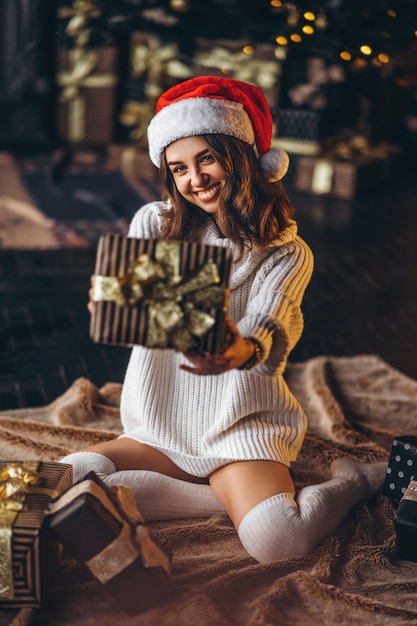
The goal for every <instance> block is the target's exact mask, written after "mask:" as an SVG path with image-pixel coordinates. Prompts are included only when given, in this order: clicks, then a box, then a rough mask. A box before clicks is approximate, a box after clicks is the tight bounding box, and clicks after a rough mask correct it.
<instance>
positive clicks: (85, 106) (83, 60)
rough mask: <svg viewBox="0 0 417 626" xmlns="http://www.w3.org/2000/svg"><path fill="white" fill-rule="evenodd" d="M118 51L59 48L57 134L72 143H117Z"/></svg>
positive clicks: (106, 48) (112, 48)
mask: <svg viewBox="0 0 417 626" xmlns="http://www.w3.org/2000/svg"><path fill="white" fill-rule="evenodd" d="M117 61H118V50H117V48H114V47H103V48H80V47H77V48H70V49H64V48H60V49H58V51H57V67H58V70H57V84H58V87H59V89H60V98H59V103H58V115H57V123H58V133H59V135H60V136H61V137H62V138H63V139H66V140H67V141H69V142H72V143H86V144H95V145H101V144H106V143H109V142H111V141H113V140H114V136H115V114H116V97H117V93H116V87H117V82H118V79H117Z"/></svg>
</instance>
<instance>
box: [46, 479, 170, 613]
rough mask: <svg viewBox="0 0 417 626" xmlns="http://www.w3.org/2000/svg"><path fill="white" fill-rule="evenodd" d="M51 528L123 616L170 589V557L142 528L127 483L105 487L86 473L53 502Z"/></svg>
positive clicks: (157, 598)
mask: <svg viewBox="0 0 417 626" xmlns="http://www.w3.org/2000/svg"><path fill="white" fill-rule="evenodd" d="M50 527H51V530H52V531H53V532H54V533H55V535H56V536H57V538H58V539H59V541H61V542H62V544H63V546H64V547H65V548H66V550H68V552H69V553H70V554H71V555H72V556H73V557H74V558H75V559H77V560H78V561H79V562H80V563H84V564H85V565H86V566H87V568H88V569H89V570H90V572H91V573H92V575H93V576H94V577H95V578H96V579H97V580H98V581H99V582H100V583H101V584H102V585H103V586H104V588H105V590H106V591H107V592H108V593H109V594H110V595H111V596H112V597H113V598H114V599H115V600H116V601H117V602H118V604H119V605H120V607H121V608H122V609H123V610H124V611H125V612H126V613H127V614H129V615H136V614H138V613H140V612H142V611H145V610H147V609H149V608H150V607H151V606H152V605H154V604H155V602H156V601H157V600H159V599H160V598H161V597H162V596H163V595H165V594H166V593H168V592H169V591H170V589H171V555H170V554H169V553H168V552H167V550H166V549H165V548H163V547H162V546H161V545H160V544H159V542H158V541H157V540H156V539H155V537H154V536H153V535H152V533H151V532H150V530H149V529H148V528H147V527H146V526H145V524H144V520H143V517H142V515H141V514H140V512H139V511H138V509H137V506H136V501H135V496H134V495H133V493H132V491H131V490H130V489H129V488H128V487H125V486H124V485H118V486H115V487H112V488H111V489H109V487H108V486H107V485H106V484H105V483H104V482H103V481H102V480H101V479H100V478H99V477H98V476H97V474H95V473H94V472H89V473H88V474H87V475H86V476H85V477H84V479H83V480H81V481H79V482H77V483H76V484H75V485H73V486H72V487H71V489H69V490H68V491H67V492H66V493H65V494H64V495H63V496H62V497H61V498H59V499H58V500H57V501H56V502H54V503H53V504H52V506H51V510H50ZM81 531H82V532H81Z"/></svg>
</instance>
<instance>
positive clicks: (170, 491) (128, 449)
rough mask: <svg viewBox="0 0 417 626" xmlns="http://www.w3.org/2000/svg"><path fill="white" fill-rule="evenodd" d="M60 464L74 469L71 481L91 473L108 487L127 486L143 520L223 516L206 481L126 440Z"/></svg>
mask: <svg viewBox="0 0 417 626" xmlns="http://www.w3.org/2000/svg"><path fill="white" fill-rule="evenodd" d="M60 461H61V463H69V464H71V465H72V466H73V480H74V482H77V481H78V480H80V479H82V478H83V477H84V476H85V475H86V474H87V473H88V472H89V471H94V472H96V474H97V475H98V476H99V477H100V478H101V479H102V480H103V481H104V482H105V483H106V484H107V485H108V486H112V485H119V484H123V485H125V486H127V487H129V488H130V489H131V490H132V492H133V493H134V495H135V498H136V502H137V505H138V509H139V511H140V512H141V513H142V515H143V517H144V518H145V520H146V521H156V520H165V519H185V518H192V517H210V516H211V515H213V514H214V513H224V509H223V507H222V505H221V504H220V502H219V501H218V500H217V498H216V497H215V495H214V494H213V491H212V489H211V487H210V485H208V484H207V481H206V480H205V479H202V478H199V477H196V476H192V475H190V474H187V473H186V472H184V471H183V470H181V469H180V468H179V467H178V466H177V465H175V463H173V462H172V461H171V460H170V459H168V457H166V456H165V455H164V454H162V453H161V452H159V451H158V450H155V449H153V448H151V447H150V446H146V445H144V444H142V443H139V442H137V441H135V440H133V439H129V438H128V437H121V438H120V439H114V440H112V441H109V442H105V443H102V444H98V445H96V446H92V447H91V448H88V449H87V450H85V451H82V452H74V453H72V454H69V455H67V456H65V457H64V458H62V459H61V460H60Z"/></svg>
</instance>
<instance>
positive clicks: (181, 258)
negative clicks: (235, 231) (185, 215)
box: [90, 235, 231, 354]
mask: <svg viewBox="0 0 417 626" xmlns="http://www.w3.org/2000/svg"><path fill="white" fill-rule="evenodd" d="M230 264H231V256H230V251H229V250H228V249H226V248H221V247H217V246H208V245H202V244H197V243H190V242H178V241H171V240H158V239H133V238H128V237H122V236H121V235H105V236H103V237H102V238H101V239H100V241H99V246H98V250H97V261H96V267H95V279H94V290H93V300H94V301H95V307H94V313H93V315H92V317H91V326H90V334H91V337H92V339H93V340H94V341H96V342H102V343H111V344H119V345H134V344H138V345H145V346H147V347H149V348H171V349H174V350H177V351H181V352H183V351H187V350H198V351H202V352H209V353H212V354H215V353H219V352H222V350H223V347H224V340H225V314H226V311H227V304H228V279H229V272H230Z"/></svg>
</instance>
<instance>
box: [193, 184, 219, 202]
mask: <svg viewBox="0 0 417 626" xmlns="http://www.w3.org/2000/svg"><path fill="white" fill-rule="evenodd" d="M219 189H220V183H216V184H215V185H212V186H211V187H209V188H208V189H203V191H195V192H194V193H195V194H196V195H197V196H198V197H199V199H200V200H203V202H205V201H208V200H212V199H213V198H214V196H216V195H217V192H218V190H219Z"/></svg>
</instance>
